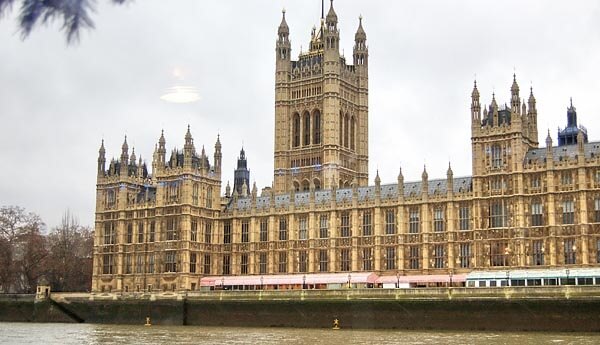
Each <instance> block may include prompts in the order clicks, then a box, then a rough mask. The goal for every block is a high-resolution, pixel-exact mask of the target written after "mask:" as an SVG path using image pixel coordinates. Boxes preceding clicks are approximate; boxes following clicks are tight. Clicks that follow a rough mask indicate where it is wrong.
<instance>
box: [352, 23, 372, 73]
mask: <svg viewBox="0 0 600 345" xmlns="http://www.w3.org/2000/svg"><path fill="white" fill-rule="evenodd" d="M366 41H367V34H366V33H365V30H364V29H363V26H362V16H360V17H358V29H357V30H356V34H355V35H354V54H353V57H354V65H355V66H360V65H365V64H367V63H368V58H369V49H368V48H367V43H366Z"/></svg>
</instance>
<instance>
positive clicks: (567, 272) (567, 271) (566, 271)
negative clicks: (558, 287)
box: [565, 268, 570, 285]
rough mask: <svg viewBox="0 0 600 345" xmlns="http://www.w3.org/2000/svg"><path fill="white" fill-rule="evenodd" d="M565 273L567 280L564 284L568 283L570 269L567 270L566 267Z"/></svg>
mask: <svg viewBox="0 0 600 345" xmlns="http://www.w3.org/2000/svg"><path fill="white" fill-rule="evenodd" d="M565 273H566V274H567V282H566V283H565V285H569V273H570V271H569V269H568V268H567V269H566V270H565Z"/></svg>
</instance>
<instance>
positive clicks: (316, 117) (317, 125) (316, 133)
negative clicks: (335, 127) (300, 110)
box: [313, 109, 321, 144]
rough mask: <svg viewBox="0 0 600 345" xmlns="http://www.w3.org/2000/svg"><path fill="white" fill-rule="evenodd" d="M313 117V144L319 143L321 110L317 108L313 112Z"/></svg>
mask: <svg viewBox="0 0 600 345" xmlns="http://www.w3.org/2000/svg"><path fill="white" fill-rule="evenodd" d="M313 114H314V115H313V116H314V118H313V128H314V133H313V144H320V143H321V112H320V111H319V110H318V109H317V110H315V112H314V113H313Z"/></svg>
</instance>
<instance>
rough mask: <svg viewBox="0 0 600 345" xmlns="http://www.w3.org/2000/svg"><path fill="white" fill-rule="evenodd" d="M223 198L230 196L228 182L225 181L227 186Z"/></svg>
mask: <svg viewBox="0 0 600 345" xmlns="http://www.w3.org/2000/svg"><path fill="white" fill-rule="evenodd" d="M225 196H226V197H228V198H229V197H230V196H231V186H230V185H229V181H227V186H226V187H225Z"/></svg>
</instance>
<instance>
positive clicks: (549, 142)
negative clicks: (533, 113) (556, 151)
mask: <svg viewBox="0 0 600 345" xmlns="http://www.w3.org/2000/svg"><path fill="white" fill-rule="evenodd" d="M546 147H547V148H551V147H552V137H551V136H550V129H548V136H546Z"/></svg>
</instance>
